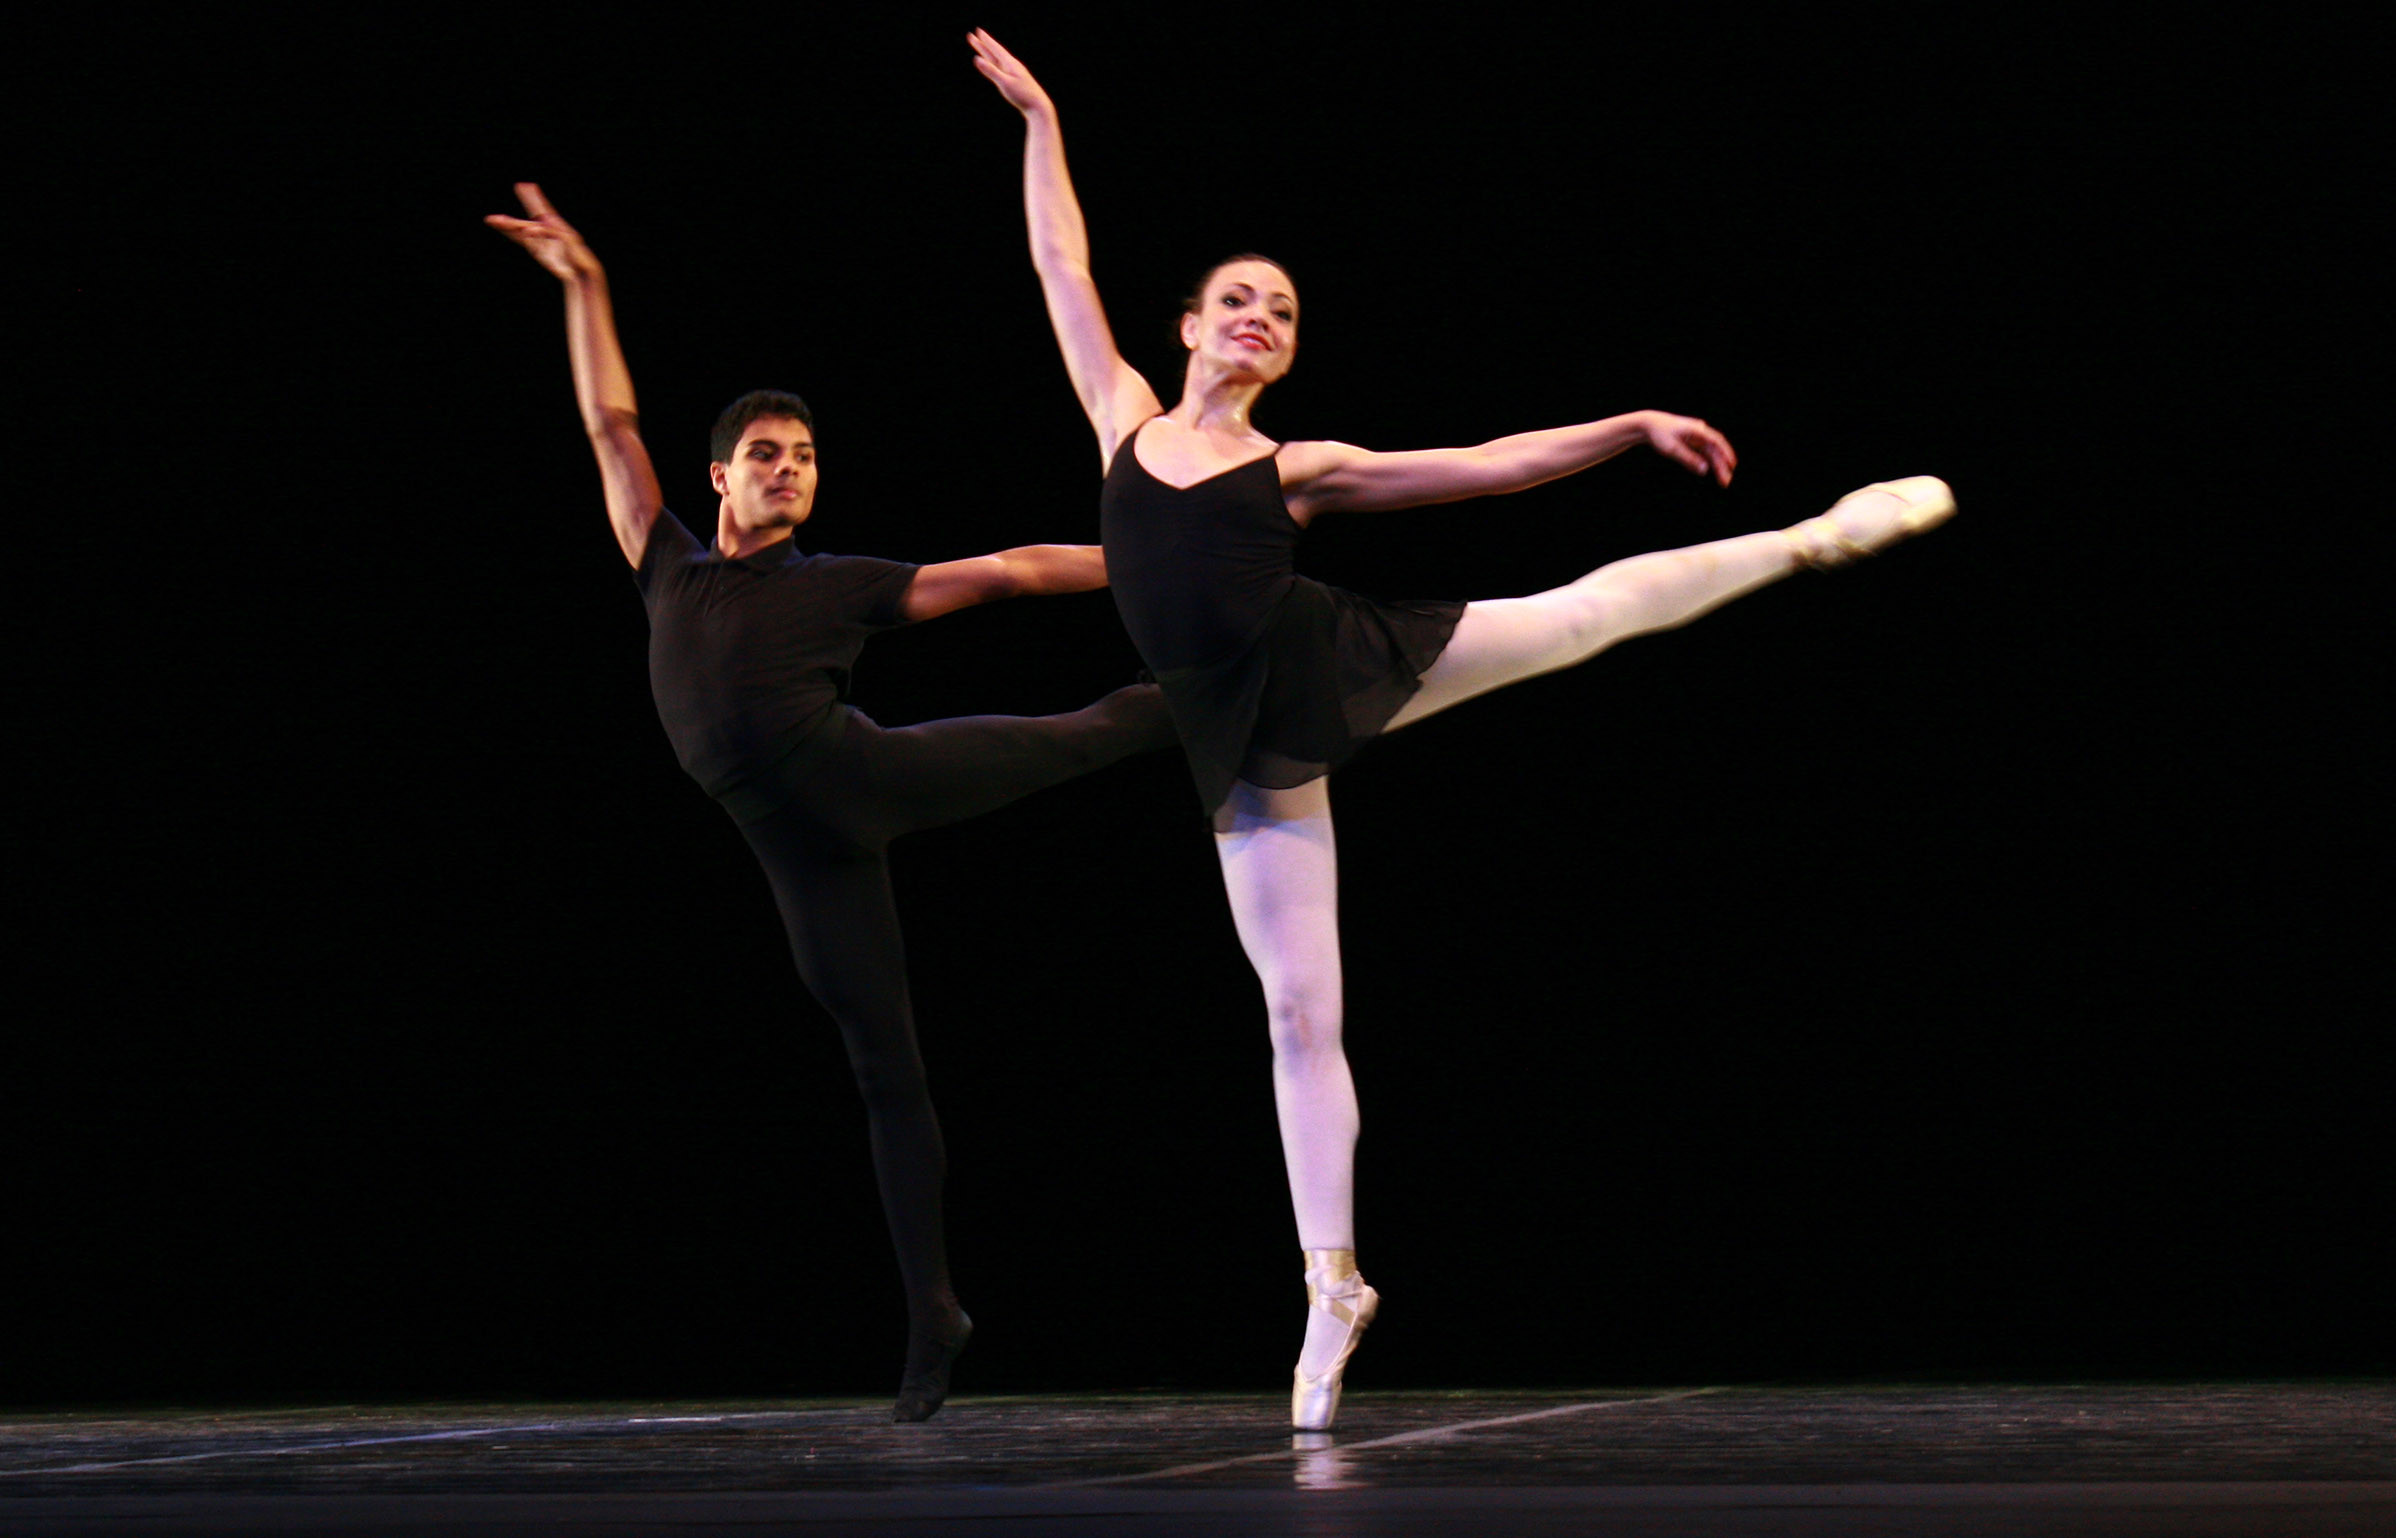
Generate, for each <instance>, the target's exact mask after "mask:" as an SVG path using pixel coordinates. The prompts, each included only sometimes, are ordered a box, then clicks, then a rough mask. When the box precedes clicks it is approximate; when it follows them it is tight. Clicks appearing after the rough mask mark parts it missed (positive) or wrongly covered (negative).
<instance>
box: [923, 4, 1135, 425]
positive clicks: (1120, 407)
mask: <svg viewBox="0 0 2396 1538" xmlns="http://www.w3.org/2000/svg"><path fill="white" fill-rule="evenodd" d="M967 40H968V41H969V42H971V43H972V44H973V53H974V59H973V65H974V68H976V69H978V70H980V71H981V72H982V73H983V74H984V75H986V76H988V77H989V80H990V83H991V84H992V85H995V86H997V87H998V94H999V95H1001V96H1003V97H1005V98H1006V99H1007V104H1008V105H1009V106H1011V107H1013V108H1014V109H1015V110H1016V111H1018V112H1020V113H1022V114H1023V129H1024V133H1023V216H1024V222H1025V223H1026V224H1027V225H1028V226H1029V227H1030V230H1031V238H1032V268H1033V270H1034V271H1036V272H1038V273H1039V274H1040V292H1041V293H1042V294H1043V295H1045V296H1046V298H1047V300H1048V320H1049V324H1050V325H1052V326H1054V327H1055V328H1056V333H1057V347H1058V348H1059V349H1060V350H1061V351H1063V353H1064V354H1065V372H1066V373H1067V374H1069V375H1071V376H1072V378H1073V393H1074V394H1075V395H1077V396H1079V397H1081V403H1082V411H1083V412H1084V414H1086V415H1087V416H1088V417H1089V418H1090V426H1091V427H1092V428H1093V429H1094V430H1095V431H1096V432H1097V434H1098V457H1099V462H1100V464H1101V466H1102V467H1103V466H1104V465H1106V464H1109V463H1112V462H1113V460H1114V458H1115V446H1116V445H1117V444H1119V443H1121V442H1122V441H1123V438H1124V435H1125V434H1127V433H1129V432H1130V431H1131V430H1132V429H1133V428H1135V427H1138V426H1139V425H1140V424H1141V423H1142V422H1145V421H1147V420H1148V419H1149V418H1150V417H1152V416H1155V415H1156V414H1157V412H1158V411H1159V410H1161V409H1163V408H1162V406H1161V405H1160V404H1159V402H1158V401H1157V398H1156V392H1155V391H1154V390H1152V389H1150V388H1149V387H1148V381H1147V380H1145V379H1143V378H1141V377H1140V375H1139V373H1138V372H1137V371H1136V370H1134V369H1133V368H1132V366H1131V365H1130V364H1128V363H1126V362H1124V361H1123V354H1122V353H1120V352H1118V351H1116V349H1115V333H1114V332H1113V331H1111V330H1109V329H1108V327H1107V323H1106V306H1105V305H1103V304H1101V303H1100V302H1099V299H1098V285H1097V284H1096V283H1095V282H1093V281H1091V278H1090V232H1089V230H1088V228H1087V227H1086V226H1085V225H1084V224H1083V223H1082V206H1081V202H1080V200H1079V199H1077V198H1076V197H1074V195H1073V177H1072V175H1071V173H1069V172H1068V171H1067V170H1066V169H1065V137H1064V135H1063V133H1061V132H1060V131H1059V130H1058V128H1057V108H1056V103H1054V102H1052V101H1050V100H1049V99H1048V93H1047V92H1046V91H1045V90H1042V89H1041V87H1040V82H1039V81H1037V80H1034V79H1033V78H1032V72H1031V71H1030V70H1028V69H1025V68H1024V67H1023V63H1022V61H1021V60H1019V59H1017V58H1016V57H1015V56H1014V55H1013V54H1011V53H1009V52H1007V51H1006V49H1004V48H1002V47H1000V46H999V42H998V39H997V38H994V37H992V36H991V35H990V34H989V33H987V32H984V31H981V30H979V29H976V30H975V31H974V32H973V33H972V35H971V36H970V37H969V38H968V39H967Z"/></svg>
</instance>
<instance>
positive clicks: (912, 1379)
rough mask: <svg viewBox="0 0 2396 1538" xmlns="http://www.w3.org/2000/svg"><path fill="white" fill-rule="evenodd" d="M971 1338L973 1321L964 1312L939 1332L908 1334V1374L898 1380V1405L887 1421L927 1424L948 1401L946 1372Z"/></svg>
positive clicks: (929, 1331) (891, 1410) (958, 1312)
mask: <svg viewBox="0 0 2396 1538" xmlns="http://www.w3.org/2000/svg"><path fill="white" fill-rule="evenodd" d="M972 1338H973V1321H972V1320H971V1319H969V1318H967V1317H966V1315H965V1311H964V1310H963V1309H959V1310H957V1317H956V1321H955V1323H954V1324H952V1325H949V1326H947V1327H944V1328H943V1329H941V1330H937V1331H934V1330H909V1331H908V1332H907V1371H906V1375H905V1376H904V1377H902V1378H900V1379H899V1392H898V1403H897V1404H895V1405H893V1406H891V1408H890V1418H891V1419H892V1420H893V1421H896V1422H898V1423H899V1424H900V1425H908V1424H911V1423H913V1422H915V1421H928V1420H930V1419H931V1418H932V1417H933V1416H935V1415H938V1414H939V1413H940V1407H941V1405H942V1404H944V1403H946V1402H947V1400H948V1374H949V1369H951V1368H952V1367H955V1366H956V1365H957V1358H958V1357H959V1356H960V1355H962V1354H963V1353H964V1350H965V1343H966V1342H967V1341H968V1340H971V1339H972Z"/></svg>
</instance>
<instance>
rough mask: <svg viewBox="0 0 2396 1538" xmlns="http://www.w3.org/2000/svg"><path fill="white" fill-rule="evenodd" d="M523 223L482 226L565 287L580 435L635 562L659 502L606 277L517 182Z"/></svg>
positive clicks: (532, 191) (494, 218)
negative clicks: (521, 251) (584, 434)
mask: <svg viewBox="0 0 2396 1538" xmlns="http://www.w3.org/2000/svg"><path fill="white" fill-rule="evenodd" d="M516 196H517V197H518V198H520V199H522V200H523V202H524V211H525V212H526V213H527V214H530V215H531V216H532V217H531V218H529V219H516V218H511V217H509V216H508V215H506V214H492V215H490V216H489V217H488V218H486V219H485V220H484V221H483V222H484V223H485V224H488V225H489V226H491V228H493V229H495V230H497V231H499V232H500V233H501V234H503V235H505V236H506V237H507V238H508V239H510V240H512V241H514V242H515V243H516V244H517V245H520V246H522V247H523V248H524V249H525V250H527V251H529V252H531V253H532V259H533V260H534V261H536V262H539V263H540V264H541V266H542V267H543V268H544V269H545V270H547V271H548V272H550V273H552V274H554V275H555V276H556V277H557V278H558V280H559V281H560V282H562V283H564V284H565V287H566V351H567V355H568V356H569V358H570V359H571V360H572V362H573V365H574V401H575V404H577V405H578V406H580V407H581V408H582V426H583V431H585V432H587V433H588V434H590V438H591V453H592V454H593V455H594V456H595V457H596V458H597V459H598V461H599V480H600V483H601V484H602V486H604V487H605V489H606V493H607V521H608V522H609V523H610V524H612V525H614V526H615V531H616V543H617V544H619V545H621V546H623V547H624V559H626V560H628V561H630V562H631V563H632V564H633V565H634V566H636V567H637V566H639V565H640V564H641V552H642V551H643V550H645V549H646V548H648V544H649V529H650V527H651V526H652V525H653V524H655V523H656V522H657V515H658V512H659V510H660V509H662V508H663V507H664V506H665V498H664V495H663V493H661V492H660V491H659V490H658V488H657V472H656V471H655V470H654V469H652V468H651V467H650V464H649V450H648V448H647V447H646V446H645V445H644V444H643V443H642V442H641V431H640V428H641V419H640V410H639V408H638V407H637V406H635V405H634V403H633V399H632V371H631V370H629V369H627V368H626V367H625V366H624V349H623V348H622V347H621V346H619V345H618V344H617V342H616V312H615V307H614V306H613V305H612V304H610V303H609V302H608V297H607V273H606V272H605V271H604V270H603V269H602V268H601V267H600V265H599V258H598V257H596V256H594V255H592V254H591V248H590V246H589V245H588V244H587V243H585V242H584V240H583V238H582V236H581V235H580V234H578V233H577V232H576V231H575V229H574V226H572V225H570V224H568V223H567V222H566V221H565V220H563V219H561V218H559V217H558V215H557V210H556V209H554V208H551V207H550V206H549V200H548V199H547V198H545V197H543V196H541V189H540V188H539V187H537V186H535V185H534V184H533V183H531V182H518V183H517V184H516Z"/></svg>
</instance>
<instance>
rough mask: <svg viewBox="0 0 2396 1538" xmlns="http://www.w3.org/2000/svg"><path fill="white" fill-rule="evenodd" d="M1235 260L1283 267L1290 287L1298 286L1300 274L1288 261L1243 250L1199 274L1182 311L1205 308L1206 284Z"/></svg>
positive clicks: (1183, 304)
mask: <svg viewBox="0 0 2396 1538" xmlns="http://www.w3.org/2000/svg"><path fill="white" fill-rule="evenodd" d="M1233 262H1262V263H1264V264H1265V265H1266V266H1267V267H1278V268H1280V269H1281V275H1282V276H1283V277H1285V278H1287V279H1289V280H1290V287H1292V288H1296V287H1297V286H1298V275H1297V274H1296V273H1293V272H1291V271H1290V270H1289V264H1288V263H1286V262H1277V261H1275V260H1273V258H1271V257H1269V256H1267V255H1265V254H1264V253H1263V252H1262V251H1242V252H1241V253H1240V254H1239V255H1237V256H1227V257H1225V258H1223V260H1221V261H1219V262H1217V263H1215V265H1213V266H1212V267H1209V268H1208V269H1206V271H1205V272H1203V273H1200V274H1199V275H1198V282H1197V283H1196V284H1195V285H1194V286H1193V287H1192V288H1191V289H1190V291H1189V293H1188V295H1187V296H1186V297H1184V298H1183V299H1182V301H1181V313H1182V314H1184V315H1195V314H1197V313H1198V312H1199V311H1200V310H1202V309H1205V308H1206V285H1208V284H1209V283H1212V282H1214V281H1215V274H1216V273H1218V272H1221V271H1222V270H1223V269H1224V268H1226V267H1228V266H1230V265H1231V264H1232V263H1233ZM1174 324H1175V325H1176V326H1178V325H1180V322H1179V321H1176V322H1174Z"/></svg>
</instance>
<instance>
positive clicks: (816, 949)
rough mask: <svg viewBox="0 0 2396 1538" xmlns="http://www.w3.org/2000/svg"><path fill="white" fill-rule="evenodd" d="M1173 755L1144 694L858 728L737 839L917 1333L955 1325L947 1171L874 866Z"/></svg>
mask: <svg viewBox="0 0 2396 1538" xmlns="http://www.w3.org/2000/svg"><path fill="white" fill-rule="evenodd" d="M1172 741H1173V728H1172V724H1171V721H1170V720H1169V718H1168V717H1167V716H1166V713H1165V705H1164V700H1163V697H1162V696H1161V695H1159V693H1158V692H1157V690H1156V687H1155V686H1154V685H1152V684H1140V685H1135V686H1133V687H1131V688H1128V689H1119V690H1117V691H1116V692H1115V693H1113V694H1110V695H1108V696H1107V697H1106V698H1105V699H1102V700H1100V701H1098V702H1097V703H1096V704H1094V705H1091V706H1088V707H1087V708H1085V709H1082V710H1077V711H1074V712H1072V713H1071V714H1068V715H1061V716H961V717H958V718H956V719H954V720H949V721H927V722H924V723H923V724H922V725H920V726H905V727H899V728H897V729H895V730H884V729H883V728H881V727H879V726H876V725H875V724H874V723H873V722H871V721H869V720H867V719H866V718H865V717H864V716H861V715H859V716H852V717H851V718H850V720H849V724H848V728H847V730H846V732H845V733H844V734H843V736H842V738H841V740H840V743H839V745H838V746H837V747H835V748H834V749H833V750H832V753H831V755H830V757H829V758H827V759H826V760H825V761H824V763H823V764H822V766H821V767H819V768H818V769H816V770H815V771H814V772H813V773H811V774H809V775H808V776H807V778H806V780H805V781H804V783H802V784H801V785H800V786H799V787H798V788H797V790H796V793H795V794H794V795H793V796H792V798H791V799H790V800H789V801H788V802H786V803H785V804H784V805H783V806H782V807H781V808H780V809H779V810H777V811H775V812H774V813H772V814H771V815H770V816H767V817H765V818H763V819H762V820H760V821H756V822H753V823H749V824H746V825H744V826H743V827H742V829H741V831H742V833H743V834H745V835H746V836H747V838H748V840H749V847H750V848H752V849H754V850H755V851H756V852H757V860H758V863H759V864H761V865H763V866H764V867H765V874H766V879H767V880H768V881H770V882H771V883H772V884H773V888H774V901H775V903H776V904H777V905H778V906H779V907H780V908H781V910H782V923H783V927H784V928H785V929H786V930H787V931H788V932H789V935H790V954H791V959H792V960H793V961H795V962H797V963H798V968H799V976H800V977H801V978H803V979H804V980H805V981H806V984H807V987H808V989H809V990H810V991H811V992H813V993H814V995H815V997H816V1000H817V1002H818V1003H820V1004H822V1005H823V1006H824V1008H825V1009H826V1010H828V1011H829V1012H830V1013H831V1016H832V1018H833V1020H834V1021H835V1022H837V1023H838V1024H839V1026H840V1035H841V1040H842V1041H843V1042H845V1043H846V1044H847V1046H848V1052H849V1067H850V1068H851V1069H852V1070H854V1071H855V1073H856V1075H857V1088H858V1090H859V1091H860V1092H861V1093H862V1094H863V1095H864V1096H865V1115H866V1124H867V1127H868V1129H869V1134H870V1136H871V1138H872V1140H873V1155H874V1175H875V1177H876V1179H877V1180H878V1181H879V1182H880V1184H881V1188H882V1210H883V1213H884V1215H885V1216H886V1217H887V1218H888V1219H889V1222H890V1238H891V1241H892V1243H893V1244H895V1245H896V1246H897V1248H898V1262H899V1275H900V1277H901V1279H902V1280H903V1281H904V1283H905V1285H906V1289H907V1307H908V1314H909V1317H910V1318H911V1320H912V1321H913V1323H914V1326H915V1328H916V1330H917V1331H918V1332H919V1333H920V1332H921V1331H923V1330H925V1329H932V1330H939V1329H941V1328H943V1327H945V1326H946V1324H947V1322H948V1321H949V1319H951V1318H952V1317H953V1316H954V1315H955V1314H956V1298H955V1295H954V1293H953V1292H952V1291H951V1289H950V1286H949V1277H948V1244H947V1240H946V1238H945V1236H944V1233H943V1230H942V1224H941V1215H940V1188H941V1183H942V1180H943V1179H944V1177H945V1176H946V1174H947V1168H948V1157H947V1153H946V1151H945V1149H944V1147H943V1145H942V1143H941V1138H940V1122H939V1118H937V1117H936V1116H935V1115H933V1113H932V1097H931V1095H930V1093H929V1091H928V1090H927V1089H926V1087H925V1084H924V1072H923V1056H922V1054H921V1053H920V1052H919V1051H918V1050H917V1049H916V1044H915V1017H914V1012H913V1009H912V1007H911V1006H910V1005H909V1003H908V998H907V963H906V954H905V951H904V948H903V947H902V945H901V943H900V940H899V922H898V909H897V908H896V906H895V905H894V904H893V902H892V900H891V892H890V864H889V860H888V858H887V856H886V855H885V853H884V851H885V850H886V849H887V847H888V846H889V843H890V841H891V840H892V839H894V838H896V837H898V836H899V835H900V834H902V833H911V832H913V831H915V830H916V829H918V828H934V827H939V826H940V825H942V824H943V823H951V822H957V821H961V820H962V819H964V818H967V817H973V816H977V815H979V814H980V813H983V812H987V811H993V810H995V809H997V808H998V807H1002V806H1005V805H1006V804H1007V803H1008V802H1010V801H1014V800H1017V799H1019V798H1021V797H1023V796H1026V795H1029V794H1030V793H1031V792H1033V791H1035V790H1041V789H1044V788H1046V787H1048V786H1050V785H1055V784H1058V783H1060V782H1062V781H1064V780H1069V779H1072V778H1073V777H1074V776H1076V775H1080V774H1086V773H1088V772H1089V771H1090V770H1093V769H1098V768H1102V767H1104V766H1105V765H1108V764H1111V763H1113V762H1115V761H1116V760H1117V759H1119V758H1123V757H1126V756H1128V755H1130V754H1133V753H1138V752H1142V751H1145V750H1147V749H1150V748H1161V747H1165V746H1167V745H1169V744H1170V743H1171V742H1172Z"/></svg>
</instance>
